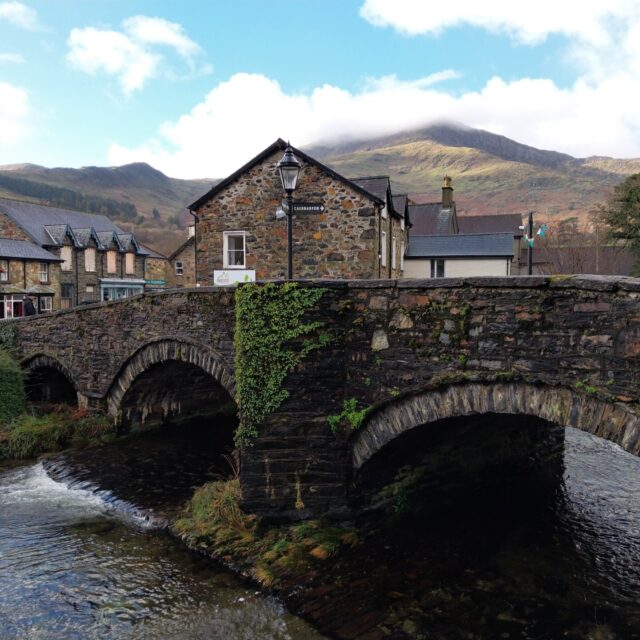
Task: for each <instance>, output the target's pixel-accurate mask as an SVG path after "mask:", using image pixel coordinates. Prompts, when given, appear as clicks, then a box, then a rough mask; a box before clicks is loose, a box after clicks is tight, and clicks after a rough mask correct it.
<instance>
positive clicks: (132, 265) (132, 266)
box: [124, 251, 136, 274]
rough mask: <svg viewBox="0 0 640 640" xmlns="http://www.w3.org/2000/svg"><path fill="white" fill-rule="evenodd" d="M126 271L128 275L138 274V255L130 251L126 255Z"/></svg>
mask: <svg viewBox="0 0 640 640" xmlns="http://www.w3.org/2000/svg"><path fill="white" fill-rule="evenodd" d="M124 268H125V271H126V272H127V273H128V274H132V273H135V272H136V254H135V253H132V252H131V251H129V253H127V254H126V255H125V267H124Z"/></svg>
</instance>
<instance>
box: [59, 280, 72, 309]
mask: <svg viewBox="0 0 640 640" xmlns="http://www.w3.org/2000/svg"><path fill="white" fill-rule="evenodd" d="M72 306H73V285H72V284H63V285H60V308H61V309H70V308H71V307H72Z"/></svg>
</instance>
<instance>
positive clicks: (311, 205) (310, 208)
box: [282, 200, 324, 213]
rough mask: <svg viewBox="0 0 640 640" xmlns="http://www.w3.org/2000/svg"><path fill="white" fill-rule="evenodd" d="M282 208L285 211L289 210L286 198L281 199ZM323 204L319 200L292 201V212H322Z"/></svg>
mask: <svg viewBox="0 0 640 640" xmlns="http://www.w3.org/2000/svg"><path fill="white" fill-rule="evenodd" d="M282 208H283V209H284V210H285V211H288V210H289V205H288V204H287V201H286V200H283V201H282ZM323 212H324V205H323V204H322V203H321V202H294V203H293V213H323Z"/></svg>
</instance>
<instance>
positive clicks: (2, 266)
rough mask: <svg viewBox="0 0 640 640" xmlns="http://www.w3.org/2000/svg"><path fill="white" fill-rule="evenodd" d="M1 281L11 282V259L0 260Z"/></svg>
mask: <svg viewBox="0 0 640 640" xmlns="http://www.w3.org/2000/svg"><path fill="white" fill-rule="evenodd" d="M0 282H9V261H8V260H0Z"/></svg>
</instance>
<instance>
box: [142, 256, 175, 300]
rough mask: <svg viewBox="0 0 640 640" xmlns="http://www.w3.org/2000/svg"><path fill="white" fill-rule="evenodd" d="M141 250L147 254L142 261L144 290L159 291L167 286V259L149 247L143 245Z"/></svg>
mask: <svg viewBox="0 0 640 640" xmlns="http://www.w3.org/2000/svg"><path fill="white" fill-rule="evenodd" d="M142 250H143V251H144V252H145V253H146V254H147V257H146V259H145V261H144V288H145V291H160V290H162V289H166V288H168V286H169V283H168V279H167V269H168V264H169V261H168V260H167V258H166V257H165V256H163V255H162V254H161V253H158V252H157V251H155V250H154V249H151V248H150V247H146V246H143V247H142Z"/></svg>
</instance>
